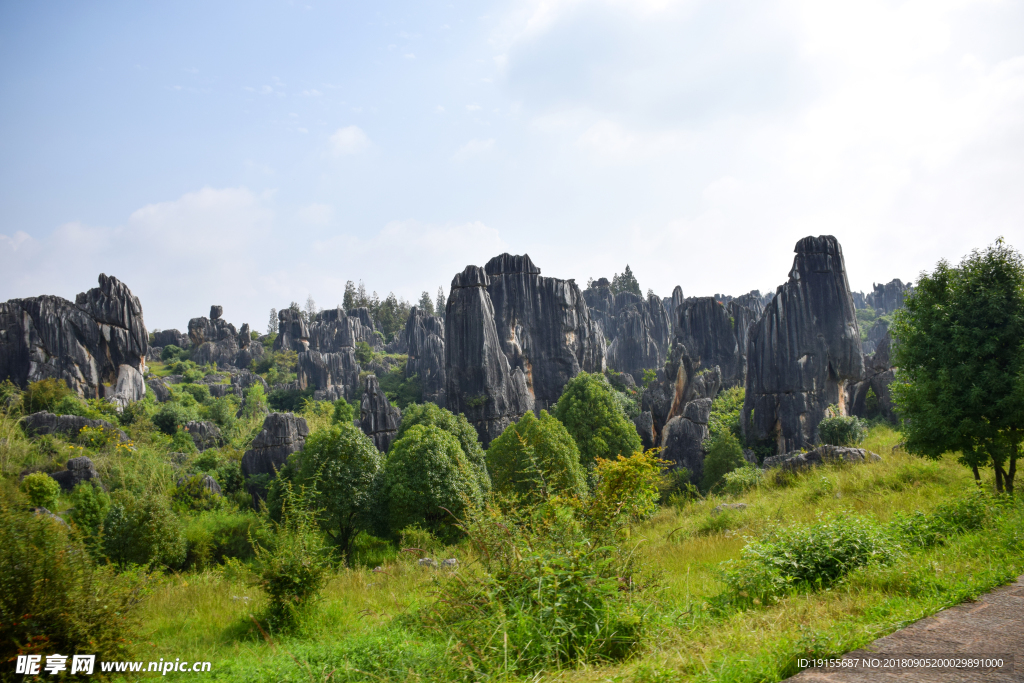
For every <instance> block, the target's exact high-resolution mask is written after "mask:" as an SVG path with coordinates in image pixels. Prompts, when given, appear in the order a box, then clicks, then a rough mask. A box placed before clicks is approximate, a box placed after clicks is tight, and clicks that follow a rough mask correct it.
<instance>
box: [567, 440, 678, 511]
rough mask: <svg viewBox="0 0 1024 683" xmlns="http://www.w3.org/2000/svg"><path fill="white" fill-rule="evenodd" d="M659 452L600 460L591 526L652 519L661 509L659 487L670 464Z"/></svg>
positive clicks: (597, 468) (591, 502) (592, 506)
mask: <svg viewBox="0 0 1024 683" xmlns="http://www.w3.org/2000/svg"><path fill="white" fill-rule="evenodd" d="M654 453H655V451H653V450H650V451H647V452H640V451H637V452H636V453H634V454H632V455H631V456H629V457H628V458H626V457H623V456H621V455H620V456H618V457H617V458H616V459H615V460H598V461H597V467H596V468H595V469H594V474H595V478H596V483H597V485H596V486H595V487H594V495H593V498H592V499H591V501H590V506H589V510H588V514H587V517H588V520H589V523H590V524H591V525H599V526H604V527H608V528H616V527H618V526H622V525H625V524H633V523H635V522H640V521H643V520H645V519H648V518H650V517H651V516H652V515H653V514H654V513H655V512H657V510H658V498H659V497H660V496H661V491H660V489H659V486H660V484H661V477H662V472H663V471H664V469H665V465H667V464H668V463H666V462H665V461H664V460H659V459H658V458H656V457H655V456H654Z"/></svg>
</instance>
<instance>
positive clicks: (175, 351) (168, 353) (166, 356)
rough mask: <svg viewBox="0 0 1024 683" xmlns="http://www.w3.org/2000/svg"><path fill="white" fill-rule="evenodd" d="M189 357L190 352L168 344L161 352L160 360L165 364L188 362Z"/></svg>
mask: <svg viewBox="0 0 1024 683" xmlns="http://www.w3.org/2000/svg"><path fill="white" fill-rule="evenodd" d="M188 356H189V353H188V351H186V350H185V349H183V348H181V347H178V346H175V345H174V344H168V345H167V346H165V347H164V348H163V349H161V351H160V360H162V361H163V362H165V363H169V362H171V361H176V360H188Z"/></svg>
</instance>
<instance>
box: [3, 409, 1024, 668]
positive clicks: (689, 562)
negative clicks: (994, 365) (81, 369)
mask: <svg viewBox="0 0 1024 683" xmlns="http://www.w3.org/2000/svg"><path fill="white" fill-rule="evenodd" d="M898 441H899V434H898V433H896V432H894V431H892V430H891V429H889V428H887V427H875V428H873V429H872V431H871V433H870V434H869V437H868V440H867V441H866V442H865V444H864V446H865V447H867V448H869V449H870V450H873V451H875V452H877V453H879V454H880V455H882V457H883V461H882V462H879V463H872V464H866V465H856V466H854V465H836V466H827V467H823V468H819V469H815V470H812V471H810V472H806V473H802V474H798V475H781V474H780V475H774V474H771V475H769V476H767V477H765V484H764V485H763V486H761V487H760V488H756V489H753V490H749V491H747V492H745V493H744V494H742V495H737V496H712V497H709V498H708V499H705V500H694V501H687V502H682V503H679V504H678V505H672V506H665V507H663V508H662V509H661V510H660V511H659V512H658V514H657V515H656V516H655V517H654V518H653V519H652V520H650V522H648V523H647V524H645V525H644V526H642V527H640V528H638V529H634V530H633V532H632V535H631V538H630V539H629V543H630V544H631V545H635V546H636V547H637V552H638V553H641V555H642V558H643V562H644V564H645V565H646V566H647V567H649V568H651V569H654V570H655V571H656V572H657V573H658V574H660V576H661V583H660V588H659V590H658V592H657V595H656V598H655V605H654V609H653V610H652V611H651V617H650V623H649V633H648V636H647V638H646V640H645V642H646V643H647V645H646V648H645V649H643V650H642V651H641V652H639V653H637V655H635V656H634V657H633V658H632V659H631V660H628V661H626V662H624V663H620V664H617V665H614V666H585V667H582V668H579V669H576V670H565V671H558V672H550V673H549V674H548V675H547V676H542V677H541V680H555V679H557V680H560V681H595V682H596V681H651V682H654V681H676V680H679V681H722V682H725V681H730V682H731V681H736V682H739V681H751V682H753V681H772V680H780V679H782V678H785V677H786V676H789V675H792V674H793V673H796V671H797V669H796V659H797V658H799V657H802V656H807V655H809V654H814V655H822V656H823V655H838V654H841V653H843V652H846V651H849V650H851V649H855V648H857V647H860V646H862V645H864V644H866V643H868V642H870V641H871V640H873V639H875V638H878V637H880V636H882V635H886V634H888V633H891V632H892V631H895V630H897V629H899V628H902V627H903V626H905V625H907V624H909V623H911V622H913V621H915V620H917V619H920V618H923V617H926V616H928V615H930V614H933V613H935V612H936V611H938V610H940V609H943V608H945V607H948V606H950V605H954V604H957V603H958V602H961V601H963V600H966V599H970V598H973V597H976V596H977V595H979V594H981V593H983V592H985V591H987V590H989V589H991V588H993V587H996V586H999V585H1001V584H1004V583H1007V582H1009V581H1011V580H1013V579H1014V578H1015V577H1016V576H1018V575H1020V574H1021V573H1024V554H1022V553H1021V552H1020V549H1019V548H1020V546H1019V543H1020V540H1019V539H1018V540H1017V543H1018V545H1017V546H1014V545H1013V543H1011V542H1009V541H1008V539H1010V540H1012V538H1013V536H1014V534H1020V533H1021V532H1019V531H1017V530H1018V529H1021V528H1024V525H1022V523H1021V522H1022V521H1024V511H1022V509H1021V506H1020V505H1019V504H1018V505H1017V506H1016V507H1015V508H1013V510H1012V511H1011V512H1010V513H1008V515H1009V517H1008V518H1007V519H1005V520H1004V521H1003V522H1002V527H1001V528H1000V529H993V528H987V529H982V530H980V531H978V532H974V533H969V534H965V535H962V536H958V537H955V538H954V539H953V540H952V541H951V542H949V543H947V544H946V545H939V546H935V547H932V548H929V549H927V550H922V551H916V552H911V553H908V554H907V555H906V557H905V559H904V560H902V561H900V562H898V563H897V564H896V565H894V566H891V567H877V566H868V567H865V568H862V569H859V570H856V571H854V572H853V573H852V574H850V575H849V576H848V577H847V578H846V580H844V581H841V582H839V583H838V584H836V585H834V586H833V587H832V588H831V589H828V590H823V591H818V592H809V591H797V592H794V593H791V594H789V595H788V596H787V597H783V598H782V599H780V600H779V601H778V602H777V603H776V604H773V605H771V606H755V607H753V608H750V609H737V608H734V609H727V610H724V611H723V610H716V609H715V608H714V598H715V596H717V595H719V594H720V593H721V592H722V591H723V590H724V589H725V586H724V584H723V583H722V582H721V580H720V579H721V574H720V570H719V564H720V563H721V562H723V561H725V560H729V559H734V558H737V557H739V554H740V551H741V549H742V548H743V547H744V545H745V543H746V542H747V539H754V538H759V537H761V536H762V535H763V534H765V533H768V532H769V531H771V530H772V529H775V528H780V527H786V526H789V525H793V524H802V523H809V522H813V521H814V520H816V519H817V518H818V516H819V515H823V514H824V515H827V514H830V513H839V512H844V511H846V512H853V513H856V514H859V515H864V516H868V517H871V518H874V519H877V520H878V521H879V522H886V521H888V520H890V519H891V518H892V517H893V515H895V514H896V513H897V512H912V511H914V510H921V511H925V512H927V511H930V510H932V509H933V508H935V507H936V506H937V505H939V504H940V503H943V502H946V501H948V500H950V499H952V498H955V497H957V496H958V495H961V493H962V492H965V491H970V490H971V488H972V487H973V486H974V484H973V483H972V478H971V473H970V470H968V469H966V468H964V467H962V466H961V465H959V464H957V463H956V461H955V457H953V456H952V455H950V456H947V457H946V458H944V459H942V460H940V461H924V460H921V459H918V458H916V457H913V456H910V455H907V454H906V453H904V452H903V451H902V450H901V449H899V448H896V445H897V443H898ZM0 454H2V452H0ZM986 486H988V487H989V488H991V482H986ZM723 502H743V503H746V504H747V505H748V507H747V508H746V509H744V510H731V511H726V512H724V513H721V514H718V515H712V509H713V508H714V507H715V506H717V505H719V504H720V503H723ZM445 554H446V555H450V556H456V557H459V558H460V561H461V562H462V563H463V566H467V565H468V563H469V562H471V561H472V557H471V556H470V554H469V551H468V550H467V549H466V548H463V547H458V548H451V549H449V550H448V551H446V553H445ZM410 559H412V558H411V557H409V556H407V555H406V556H405V559H400V560H399V561H397V562H393V563H390V564H388V565H386V567H385V571H384V572H381V573H375V572H373V571H371V570H368V569H358V570H342V571H339V572H336V573H335V574H334V575H333V576H332V578H331V580H330V582H329V584H328V586H327V588H326V590H325V592H324V595H323V600H322V602H321V603H320V606H319V609H318V610H317V611H316V612H315V613H314V615H313V616H312V617H311V618H310V620H309V621H308V622H307V623H306V624H305V626H304V627H303V630H302V631H301V632H300V633H298V634H295V635H290V636H286V637H277V636H276V635H275V634H263V633H260V631H259V630H258V628H257V627H256V625H255V622H254V621H253V620H252V618H251V615H254V614H257V613H258V612H259V610H260V609H261V608H262V606H263V604H262V600H263V598H262V597H261V596H260V594H259V593H258V592H257V591H255V590H254V589H253V588H251V587H250V586H249V585H248V584H247V582H246V581H245V579H244V570H239V569H238V568H237V566H236V565H232V566H231V567H230V568H229V569H218V570H214V571H206V572H203V573H196V574H182V575H173V576H169V577H167V578H166V580H164V582H163V583H162V584H161V585H160V586H159V588H158V589H157V590H156V591H154V593H153V594H152V596H151V597H150V599H149V601H148V603H147V606H146V611H145V614H144V623H145V624H146V636H145V642H146V645H145V646H144V648H143V650H144V651H143V652H142V653H140V657H143V658H147V657H148V658H152V659H157V658H160V657H163V658H165V659H166V658H174V657H187V658H191V659H203V660H209V661H212V662H213V676H212V679H213V680H239V681H241V680H267V681H271V680H296V681H298V680H302V681H326V680H332V681H345V680H366V681H375V680H401V681H406V680H410V681H411V680H446V679H447V680H484V679H485V678H486V677H485V676H483V675H482V674H479V673H476V672H473V671H471V670H469V668H468V665H467V664H465V663H464V662H462V661H461V660H462V659H465V658H461V659H460V657H459V655H458V653H457V652H453V651H451V650H450V648H449V646H448V644H447V643H446V642H444V641H443V640H440V639H438V638H437V637H436V636H425V635H423V633H422V632H420V631H417V630H416V629H414V628H412V626H411V624H412V623H413V620H412V619H410V618H409V615H410V614H412V613H413V612H414V611H415V610H416V609H417V608H418V607H420V606H422V605H425V604H427V603H429V602H430V601H431V600H433V599H434V597H435V593H434V591H435V589H436V585H437V584H436V583H435V582H434V581H433V580H432V579H433V577H434V576H435V574H434V572H433V570H430V569H426V568H421V567H419V566H417V565H416V564H414V563H413V562H411V561H409V560H410ZM169 677H171V678H173V677H174V674H169ZM491 680H495V679H491ZM497 680H504V679H503V678H502V677H500V676H499V677H498V679H497Z"/></svg>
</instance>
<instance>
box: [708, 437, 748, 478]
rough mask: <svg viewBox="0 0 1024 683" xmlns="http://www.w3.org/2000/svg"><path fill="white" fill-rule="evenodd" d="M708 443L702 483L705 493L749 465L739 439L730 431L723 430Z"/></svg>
mask: <svg viewBox="0 0 1024 683" xmlns="http://www.w3.org/2000/svg"><path fill="white" fill-rule="evenodd" d="M706 443H707V446H706V448H707V455H706V456H704V476H702V477H701V481H700V488H701V490H702V491H704V492H705V493H706V492H708V491H710V490H711V489H712V488H714V486H715V485H716V484H718V482H720V481H721V480H722V477H724V476H725V475H726V474H728V473H729V472H732V471H733V470H735V469H737V468H739V467H743V466H744V465H745V464H746V463H747V461H746V460H744V459H743V447H742V446H740V442H739V439H737V438H736V436H735V435H734V434H733V433H732V432H731V431H730V430H728V429H723V430H722V431H720V432H719V433H718V434H716V435H715V436H712V437H711V438H710V439H709V440H708V441H707V442H706Z"/></svg>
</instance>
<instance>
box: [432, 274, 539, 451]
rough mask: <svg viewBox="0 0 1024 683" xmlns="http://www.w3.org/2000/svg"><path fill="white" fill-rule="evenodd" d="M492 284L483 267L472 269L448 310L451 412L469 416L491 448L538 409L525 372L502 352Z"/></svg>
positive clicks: (458, 283) (454, 290)
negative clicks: (513, 366)
mask: <svg viewBox="0 0 1024 683" xmlns="http://www.w3.org/2000/svg"><path fill="white" fill-rule="evenodd" d="M489 284H490V279H489V277H488V275H487V273H486V272H485V271H484V269H483V268H480V267H479V266H466V269H465V270H464V271H462V272H461V273H459V274H458V275H456V276H455V278H454V279H453V280H452V286H451V293H450V294H449V296H448V302H447V304H446V306H445V372H446V374H447V379H448V385H447V386H448V388H447V402H448V408H449V410H451V411H452V412H453V413H456V414H458V413H464V414H465V415H466V419H467V420H469V422H470V424H472V425H473V426H474V427H475V428H476V430H477V433H478V434H479V435H480V439H481V441H482V442H483V444H484V446H485V447H486V446H487V445H489V444H490V442H491V440H492V439H493V438H495V437H497V436H498V435H499V434H501V432H502V431H504V429H505V427H507V426H508V425H509V424H511V423H512V422H514V421H516V420H518V419H519V418H520V417H522V416H523V415H524V414H525V413H526V411H527V410H533V406H534V402H533V395H532V394H531V393H530V391H529V390H528V389H527V385H526V376H525V374H524V372H523V370H522V369H521V368H518V367H517V368H515V369H514V370H513V368H512V366H511V365H510V363H509V360H508V357H507V356H506V355H505V352H504V351H503V350H502V345H501V341H500V339H499V337H498V328H497V326H496V324H495V312H494V305H493V304H492V303H491V297H490V294H489V293H488V290H487V286H488V285H489Z"/></svg>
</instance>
